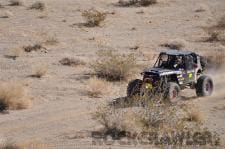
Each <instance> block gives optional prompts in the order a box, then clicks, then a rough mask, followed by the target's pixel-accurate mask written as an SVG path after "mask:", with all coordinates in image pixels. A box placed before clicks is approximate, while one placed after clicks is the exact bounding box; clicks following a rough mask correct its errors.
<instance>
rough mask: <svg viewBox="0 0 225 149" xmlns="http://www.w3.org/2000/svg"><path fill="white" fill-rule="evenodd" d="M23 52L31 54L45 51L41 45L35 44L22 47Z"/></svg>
mask: <svg viewBox="0 0 225 149" xmlns="http://www.w3.org/2000/svg"><path fill="white" fill-rule="evenodd" d="M23 49H24V51H25V52H32V51H41V50H43V49H44V50H47V49H46V48H45V47H43V46H42V45H41V44H39V43H37V44H34V45H28V46H24V47H23Z"/></svg>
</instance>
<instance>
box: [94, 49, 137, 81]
mask: <svg viewBox="0 0 225 149" xmlns="http://www.w3.org/2000/svg"><path fill="white" fill-rule="evenodd" d="M91 67H92V68H93V69H94V71H95V73H96V75H97V76H98V77H100V78H104V79H106V80H109V81H120V80H126V79H127V78H128V77H129V76H131V74H132V73H133V72H134V69H135V67H136V59H135V58H134V56H133V55H132V54H130V55H121V54H118V53H116V52H113V51H112V50H109V51H104V50H101V51H98V52H97V60H96V61H95V62H93V63H92V64H91Z"/></svg>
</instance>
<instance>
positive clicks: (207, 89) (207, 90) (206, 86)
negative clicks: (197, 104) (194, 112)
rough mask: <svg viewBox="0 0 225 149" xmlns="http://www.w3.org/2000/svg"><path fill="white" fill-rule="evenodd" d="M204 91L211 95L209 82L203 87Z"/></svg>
mask: <svg viewBox="0 0 225 149" xmlns="http://www.w3.org/2000/svg"><path fill="white" fill-rule="evenodd" d="M205 90H206V92H208V93H211V92H212V84H211V83H210V82H207V83H206V85H205Z"/></svg>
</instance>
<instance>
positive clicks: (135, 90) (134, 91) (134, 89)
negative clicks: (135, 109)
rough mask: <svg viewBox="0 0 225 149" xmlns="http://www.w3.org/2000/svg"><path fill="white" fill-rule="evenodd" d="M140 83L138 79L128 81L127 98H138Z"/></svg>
mask: <svg viewBox="0 0 225 149" xmlns="http://www.w3.org/2000/svg"><path fill="white" fill-rule="evenodd" d="M142 83H143V81H142V80H140V79H135V80H132V81H130V82H129V83H128V86H127V97H132V96H137V95H138V96H140V92H141V86H142Z"/></svg>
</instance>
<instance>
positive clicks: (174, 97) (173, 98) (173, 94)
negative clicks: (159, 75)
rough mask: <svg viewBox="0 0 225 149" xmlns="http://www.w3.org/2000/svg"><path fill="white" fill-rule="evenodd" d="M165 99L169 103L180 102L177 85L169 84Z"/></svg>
mask: <svg viewBox="0 0 225 149" xmlns="http://www.w3.org/2000/svg"><path fill="white" fill-rule="evenodd" d="M166 98H167V100H168V101H169V102H170V103H176V102H177V101H178V100H180V86H179V85H178V84H177V83H174V82H169V84H168V91H167V96H166Z"/></svg>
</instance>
